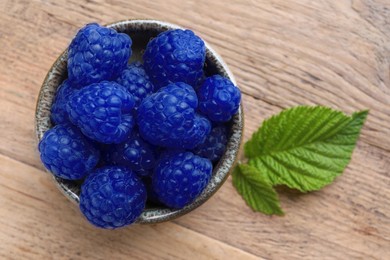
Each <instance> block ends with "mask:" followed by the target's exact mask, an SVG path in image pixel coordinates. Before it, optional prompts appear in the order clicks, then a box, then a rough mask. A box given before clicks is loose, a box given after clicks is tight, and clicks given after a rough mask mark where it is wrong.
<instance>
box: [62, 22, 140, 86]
mask: <svg viewBox="0 0 390 260" xmlns="http://www.w3.org/2000/svg"><path fill="white" fill-rule="evenodd" d="M131 44H132V41H131V38H130V36H128V35H127V34H124V33H117V32H116V31H115V30H113V29H110V28H106V27H103V26H100V25H98V24H97V23H91V24H87V25H86V26H85V27H83V28H82V29H80V30H79V31H78V33H77V34H76V36H75V38H74V39H73V40H72V42H71V44H70V46H69V48H68V75H69V79H70V80H71V81H72V82H76V83H78V84H79V85H81V86H87V85H90V84H92V83H97V82H100V81H103V80H114V79H115V78H116V77H117V76H118V75H119V73H120V72H121V71H122V70H123V69H125V68H126V66H127V62H128V60H129V58H130V56H131Z"/></svg>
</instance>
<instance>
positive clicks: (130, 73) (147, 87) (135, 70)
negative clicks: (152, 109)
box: [116, 62, 154, 110]
mask: <svg viewBox="0 0 390 260" xmlns="http://www.w3.org/2000/svg"><path fill="white" fill-rule="evenodd" d="M116 82H118V83H119V84H121V85H122V86H124V87H125V88H126V89H127V91H129V92H130V94H132V95H133V97H134V100H135V107H134V109H135V110H137V109H138V106H139V105H140V104H141V101H142V100H143V99H144V98H145V97H147V96H148V95H150V94H152V93H153V92H154V86H153V84H152V82H151V81H150V79H149V76H148V75H147V74H146V72H145V69H144V67H143V66H142V64H141V63H139V62H135V63H132V64H130V65H128V66H127V68H126V69H125V70H123V71H122V73H121V74H120V75H119V77H118V79H117V80H116Z"/></svg>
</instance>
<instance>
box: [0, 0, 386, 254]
mask: <svg viewBox="0 0 390 260" xmlns="http://www.w3.org/2000/svg"><path fill="white" fill-rule="evenodd" d="M389 10H390V5H389V3H388V1H386V0H375V1H374V0H353V1H350V0H348V1H347V0H340V1H310V0H288V1H283V0H273V1H272V0H268V1H265V0H264V1H253V0H252V1H250V0H248V1H229V3H226V2H225V1H218V0H215V1H185V2H184V1H181V2H180V3H178V1H173V0H165V1H151V2H150V3H147V4H146V3H145V1H140V0H134V1H131V2H130V1H125V0H106V1H100V0H89V1H78V0H70V1H65V0H57V1H49V0H32V1H29V0H15V1H12V0H2V1H0V68H1V73H0V99H1V103H0V109H1V113H0V187H1V188H0V206H1V207H0V217H1V218H0V223H1V224H0V225H1V228H2V234H1V235H0V256H1V258H5V259H21V258H25V259H46V258H55V259H58V258H59V259H85V258H94V259H95V258H96V259H103V258H108V257H111V258H114V259H123V258H135V259H145V258H148V259H150V258H152V259H174V258H178V259H251V258H266V259H286V258H288V259H386V258H388V256H389V255H390V205H389V203H388V202H389V201H390V192H389V187H390V173H389V172H390V139H389V136H390V87H389V86H390V73H389V71H390V70H389V68H390V45H389V44H388V42H389V40H390V27H389V24H390V20H389V19H390V18H389V17H390V16H389ZM129 18H153V19H160V20H165V21H169V22H173V23H177V24H180V25H182V26H184V27H188V28H191V29H193V30H195V31H196V32H197V33H198V34H199V35H201V36H202V37H203V38H204V39H205V40H206V41H208V42H209V43H210V44H211V45H212V46H213V47H214V49H216V51H217V52H218V53H219V54H220V55H221V56H222V57H223V58H224V60H225V61H226V62H227V64H228V65H229V67H230V68H231V70H232V71H233V73H234V75H235V76H236V78H237V81H238V84H239V86H240V88H241V90H242V92H243V93H244V95H243V105H244V110H245V121H246V128H245V139H248V138H249V137H250V136H251V133H252V132H253V131H255V129H257V127H258V126H259V125H260V123H261V121H262V120H264V119H265V118H267V117H269V116H271V115H273V114H275V113H278V112H279V111H281V110H282V109H283V108H287V107H291V106H295V105H298V104H320V105H326V106H330V107H333V108H336V109H340V110H343V111H345V112H346V113H352V112H353V111H356V110H360V109H366V108H368V109H370V114H369V117H368V120H367V123H366V125H365V127H364V128H363V131H362V135H361V138H360V141H359V143H358V146H357V148H356V150H355V152H354V155H353V158H352V161H351V163H350V165H349V166H348V168H347V169H346V171H345V173H344V174H343V175H342V176H341V177H339V178H337V180H336V182H335V183H334V184H332V185H330V186H328V187H326V188H324V189H323V190H321V191H319V192H314V193H310V194H304V195H302V194H298V193H295V192H293V191H289V190H281V191H280V197H281V201H282V206H283V208H284V210H285V212H286V213H287V214H286V216H284V217H267V216H264V215H262V214H259V213H254V212H252V211H251V210H250V209H249V208H248V207H247V206H246V205H245V203H244V202H243V200H242V199H241V198H240V197H239V195H238V194H237V192H236V191H235V190H234V188H233V187H232V185H231V181H230V180H228V182H227V183H226V184H225V185H224V186H223V188H222V189H221V190H220V191H219V192H218V193H217V194H216V195H215V196H214V197H213V198H211V199H210V201H208V202H207V203H206V204H205V205H203V206H202V207H200V208H199V209H197V210H195V211H194V212H192V213H191V214H188V215H186V216H184V217H182V218H180V219H177V220H176V221H174V222H170V223H165V224H161V225H156V226H134V227H130V228H128V229H123V230H119V231H114V232H107V231H102V230H96V229H94V228H92V227H90V226H89V225H88V224H87V223H86V222H85V221H84V219H83V218H82V217H81V215H80V214H79V213H78V212H77V210H76V209H75V208H74V207H73V206H72V205H71V204H70V203H68V202H67V201H66V200H65V198H64V197H63V196H62V195H61V194H60V193H59V192H58V191H57V190H56V188H55V187H54V185H53V184H52V182H51V180H50V176H48V175H47V174H44V173H43V167H42V165H41V163H40V161H39V157H38V154H37V152H36V141H35V138H34V133H33V125H34V121H33V117H34V116H33V115H34V109H35V102H36V98H37V94H38V91H39V87H40V84H41V83H42V81H43V79H44V77H45V75H46V73H47V70H48V69H49V68H50V66H51V64H52V63H53V62H54V60H55V59H56V57H57V56H58V55H59V54H60V53H61V52H62V51H63V50H64V49H65V48H66V46H67V45H68V44H69V42H70V40H71V38H72V37H73V35H74V33H75V32H76V30H77V28H79V27H80V26H82V25H83V24H85V23H88V22H92V21H97V22H100V23H109V22H113V21H117V20H122V19H129Z"/></svg>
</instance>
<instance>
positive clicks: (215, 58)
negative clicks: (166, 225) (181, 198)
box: [35, 20, 243, 224]
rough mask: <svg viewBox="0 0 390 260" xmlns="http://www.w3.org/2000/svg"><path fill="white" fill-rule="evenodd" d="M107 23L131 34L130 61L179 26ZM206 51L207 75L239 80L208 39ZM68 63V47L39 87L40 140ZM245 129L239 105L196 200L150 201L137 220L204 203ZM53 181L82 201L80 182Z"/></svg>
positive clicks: (160, 218)
mask: <svg viewBox="0 0 390 260" xmlns="http://www.w3.org/2000/svg"><path fill="white" fill-rule="evenodd" d="M107 27H110V28H113V29H115V30H116V31H118V32H122V33H126V34H128V35H130V37H131V38H132V40H133V45H132V50H133V55H132V58H131V61H132V60H141V57H142V54H143V51H144V49H145V47H146V44H147V43H148V41H149V40H150V39H151V38H153V37H156V36H157V35H158V34H159V33H161V32H163V31H166V30H169V29H176V28H180V27H179V26H177V25H174V24H170V23H166V22H161V21H155V20H127V21H120V22H116V23H112V24H108V25H107ZM206 55H207V56H206V66H205V72H206V75H208V76H209V75H214V74H220V75H222V76H225V77H228V78H230V80H231V81H232V82H233V83H234V84H236V81H235V79H234V77H233V75H232V73H231V72H230V71H229V69H228V67H227V66H226V64H225V63H224V62H223V60H222V59H221V58H220V57H219V55H218V54H217V53H216V52H215V51H214V50H212V49H211V48H210V46H209V45H208V44H207V43H206ZM66 66H67V51H64V52H63V53H62V54H61V55H60V56H59V57H58V59H57V60H56V61H55V63H54V64H53V66H52V67H51V68H50V70H49V72H48V74H47V76H46V78H45V81H44V82H43V85H42V87H41V89H40V92H39V97H38V102H37V107H36V114H35V123H36V125H35V129H36V135H37V138H38V141H40V140H41V138H42V136H43V134H44V133H45V132H46V131H47V130H48V129H50V128H51V127H52V124H51V122H50V107H51V105H52V101H53V97H54V95H55V93H56V91H57V88H58V86H59V85H60V84H61V82H62V81H63V80H64V79H65V78H66V77H67V67H66ZM236 85H237V84H236ZM242 133H243V114H242V108H241V107H240V109H239V111H238V112H237V114H236V115H235V116H234V117H233V119H232V120H231V123H230V137H229V141H228V144H227V148H226V151H225V153H224V155H223V156H222V158H221V159H220V161H219V163H218V164H217V165H216V166H215V167H214V170H213V176H212V178H211V180H210V182H209V183H208V185H207V187H206V188H205V190H204V191H203V192H202V194H201V195H200V196H199V197H198V198H197V199H196V200H195V201H194V202H193V203H191V204H189V205H187V206H186V207H184V208H182V209H169V208H166V207H162V206H155V205H147V207H146V209H145V210H144V211H143V213H142V215H141V216H140V217H139V219H138V220H137V223H142V224H152V223H158V222H163V221H168V220H172V219H174V218H177V217H179V216H182V215H184V214H186V213H188V212H190V211H192V210H194V209H195V208H197V207H199V206H200V205H202V204H203V203H204V202H205V201H206V200H208V199H209V198H210V197H211V196H212V195H213V194H214V193H215V192H216V191H217V190H218V189H219V188H220V187H221V186H222V184H223V183H224V182H225V180H226V179H227V178H228V176H229V174H230V172H231V170H232V169H233V166H234V163H235V161H236V159H237V156H238V152H239V149H240V144H241V140H242ZM54 181H55V183H56V185H57V186H58V188H59V189H60V190H61V191H62V192H63V194H64V195H65V196H66V197H67V198H68V199H70V200H71V201H72V202H74V203H75V204H78V203H79V194H80V183H79V182H75V181H67V180H63V179H61V178H58V177H54Z"/></svg>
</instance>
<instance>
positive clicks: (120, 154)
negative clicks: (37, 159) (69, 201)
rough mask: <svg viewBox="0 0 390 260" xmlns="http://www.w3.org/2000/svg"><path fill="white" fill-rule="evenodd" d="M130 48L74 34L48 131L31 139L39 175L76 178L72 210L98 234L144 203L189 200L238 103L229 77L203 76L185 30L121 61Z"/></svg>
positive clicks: (120, 40)
mask: <svg viewBox="0 0 390 260" xmlns="http://www.w3.org/2000/svg"><path fill="white" fill-rule="evenodd" d="M131 46H132V40H131V38H130V37H129V36H128V35H127V34H124V33H118V32H116V31H115V30H113V29H110V28H106V27H102V26H100V25H98V24H95V23H93V24H88V25H86V26H85V27H84V28H82V29H81V30H79V31H78V33H77V34H76V36H75V38H74V39H73V40H72V42H71V44H70V46H69V48H68V78H67V79H66V80H65V81H63V82H62V84H61V85H60V86H59V89H58V91H57V93H56V96H55V99H54V101H53V105H52V107H51V120H52V122H53V124H54V127H53V128H51V129H50V130H48V131H47V132H46V133H45V135H44V136H43V138H42V140H41V142H40V143H39V151H40V154H41V160H42V162H43V164H44V165H45V167H46V168H47V169H48V170H49V171H51V172H52V173H53V174H54V175H55V176H57V177H60V178H63V179H67V180H82V184H81V193H80V210H81V212H82V213H83V214H84V215H85V217H86V218H87V219H88V220H89V221H90V222H91V223H92V224H94V225H95V226H98V227H101V228H110V229H113V228H118V227H122V226H125V225H128V224H131V223H133V222H134V221H135V220H136V219H137V218H138V217H139V216H140V214H141V213H142V211H143V210H144V208H145V203H146V201H147V199H148V200H149V201H153V202H154V203H160V204H162V205H165V206H167V207H170V208H174V209H178V208H182V207H185V206H186V205H188V204H190V203H191V202H193V201H194V200H195V199H196V198H197V197H198V196H199V195H200V194H201V192H202V191H203V190H204V188H205V187H206V186H207V183H208V182H209V180H210V178H211V175H212V170H213V163H214V164H215V163H216V162H218V160H219V159H220V158H221V156H222V154H223V153H224V150H225V147H226V144H227V141H228V135H229V131H228V128H227V125H226V122H228V121H229V120H230V119H231V118H232V116H233V115H234V114H235V113H236V112H237V110H238V108H239V104H240V99H241V94H240V91H239V89H238V88H237V87H236V86H234V84H233V83H232V82H231V81H230V80H229V79H227V78H224V77H221V76H220V75H213V76H211V77H206V76H205V73H204V63H205V58H206V48H205V44H204V42H203V41H202V39H201V38H199V37H198V36H196V35H195V34H194V33H193V32H192V31H190V30H181V29H177V30H169V31H166V32H163V33H161V34H159V35H158V36H157V37H156V38H153V39H151V40H150V41H149V43H148V44H147V46H146V49H145V52H144V55H143V63H140V62H135V63H131V64H128V61H129V58H130V57H131V54H132V50H131Z"/></svg>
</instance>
